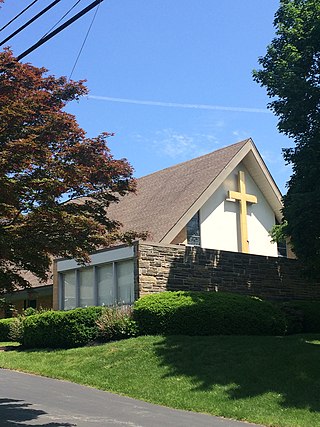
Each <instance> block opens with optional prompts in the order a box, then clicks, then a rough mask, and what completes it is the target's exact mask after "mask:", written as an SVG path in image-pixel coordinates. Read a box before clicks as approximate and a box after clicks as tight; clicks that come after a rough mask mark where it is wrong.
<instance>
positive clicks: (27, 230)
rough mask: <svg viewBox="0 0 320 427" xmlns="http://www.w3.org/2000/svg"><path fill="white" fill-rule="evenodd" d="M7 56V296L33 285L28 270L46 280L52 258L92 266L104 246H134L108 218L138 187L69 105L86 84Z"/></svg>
mask: <svg viewBox="0 0 320 427" xmlns="http://www.w3.org/2000/svg"><path fill="white" fill-rule="evenodd" d="M46 71H47V70H45V69H44V68H36V67H34V66H32V65H30V64H23V63H20V62H18V61H17V60H16V59H15V58H14V57H13V55H12V52H11V51H10V50H8V49H6V50H4V51H3V52H1V53H0V293H2V292H4V291H12V290H14V289H15V288H16V287H17V286H22V287H24V286H28V282H27V280H26V279H25V277H24V273H23V272H25V271H28V272H31V273H33V274H34V275H36V276H37V277H39V278H40V279H42V280H46V278H47V273H48V270H49V267H50V262H51V258H52V257H72V258H76V259H78V260H82V261H84V260H87V259H88V254H89V253H90V252H91V251H93V250H94V249H96V248H97V247H101V246H107V245H110V244H111V243H112V242H114V241H116V240H122V241H131V240H132V239H133V238H135V237H137V235H136V234H135V233H134V232H129V233H126V234H121V232H120V231H119V230H120V224H119V223H118V222H117V221H115V220H111V219H110V218H108V216H107V209H108V206H109V204H110V203H116V202H117V201H118V200H119V198H121V197H122V196H124V195H125V194H127V193H128V192H132V191H134V189H135V181H134V180H133V178H132V168H131V166H130V165H129V163H128V162H127V161H126V160H125V159H122V160H115V159H114V158H113V156H112V155H111V154H110V151H109V149H108V147H107V144H106V140H107V138H108V136H110V134H108V133H104V134H102V135H99V136H98V137H96V138H86V135H85V132H84V131H83V130H82V129H81V128H80V127H79V126H78V124H77V121H76V119H75V117H74V116H73V115H71V114H69V113H67V112H65V111H64V107H65V105H66V103H67V102H69V101H72V100H75V99H78V98H79V97H80V96H81V95H84V94H86V93H87V89H86V87H85V86H84V84H83V82H82V81H80V82H74V81H70V82H68V81H67V79H66V78H65V77H60V78H55V77H54V76H47V75H46Z"/></svg>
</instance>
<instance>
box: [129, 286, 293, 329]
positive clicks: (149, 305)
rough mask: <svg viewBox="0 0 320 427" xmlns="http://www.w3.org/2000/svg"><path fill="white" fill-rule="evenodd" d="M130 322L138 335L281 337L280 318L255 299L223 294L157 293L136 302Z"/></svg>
mask: <svg viewBox="0 0 320 427" xmlns="http://www.w3.org/2000/svg"><path fill="white" fill-rule="evenodd" d="M133 318H134V320H135V321H136V322H137V324H138V326H139V329H140V331H141V333H142V334H145V335H148V334H150V335H151V334H172V335H175V334H176V335H179V334H180V335H182V334H183V335H283V334H284V333H285V331H286V322H285V317H284V314H283V313H282V312H281V310H280V309H279V308H278V307H276V306H274V305H273V304H271V303H269V302H266V301H262V300H261V299H259V298H256V297H248V296H242V295H237V294H229V293H223V292H194V291H189V292H185V291H178V292H161V293H159V294H152V295H147V296H144V297H142V298H140V299H139V300H138V301H137V302H136V303H135V304H134V311H133Z"/></svg>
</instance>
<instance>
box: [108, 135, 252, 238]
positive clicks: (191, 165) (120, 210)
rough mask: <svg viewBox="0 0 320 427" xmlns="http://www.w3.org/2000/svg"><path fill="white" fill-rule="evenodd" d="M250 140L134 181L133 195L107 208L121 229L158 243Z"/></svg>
mask: <svg viewBox="0 0 320 427" xmlns="http://www.w3.org/2000/svg"><path fill="white" fill-rule="evenodd" d="M248 141H251V140H250V139H247V140H244V141H241V142H238V143H236V144H233V145H230V146H228V147H225V148H221V149H219V150H217V151H214V152H212V153H209V154H206V155H204V156H201V157H197V158H195V159H192V160H189V161H187V162H183V163H179V164H177V165H175V166H172V167H169V168H166V169H163V170H160V171H158V172H155V173H152V174H150V175H147V176H144V177H142V178H139V179H137V192H136V193H135V194H128V195H127V196H125V197H124V198H123V199H121V201H120V202H119V203H118V204H114V205H110V207H109V210H108V215H110V217H111V218H115V219H117V220H118V221H120V222H121V223H122V224H123V225H124V229H125V230H135V231H138V232H141V231H148V232H149V238H148V240H151V241H153V242H161V241H162V240H163V239H164V237H165V236H166V234H167V233H168V232H169V231H170V230H171V229H172V227H174V225H175V224H176V223H177V222H178V221H179V219H180V218H181V217H182V216H183V215H184V214H185V212H186V211H187V210H189V209H190V207H191V206H192V205H193V204H194V203H195V202H196V201H197V199H198V198H199V197H200V195H201V194H202V193H203V192H204V191H205V190H206V189H207V188H208V186H209V185H210V184H211V183H212V182H213V181H214V180H215V178H217V176H218V175H219V174H220V173H221V172H222V171H223V169H224V168H225V167H226V166H227V165H228V164H229V163H230V161H231V160H232V159H233V157H234V156H235V155H236V154H237V153H238V152H239V151H240V150H241V148H242V147H243V146H244V145H245V144H246V143H247V142H248Z"/></svg>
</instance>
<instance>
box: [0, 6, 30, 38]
mask: <svg viewBox="0 0 320 427" xmlns="http://www.w3.org/2000/svg"><path fill="white" fill-rule="evenodd" d="M37 1H38V0H34V1H33V2H32V3H30V4H29V6H27V7H25V8H24V9H23V10H22V11H21V12H20V13H18V15H16V16H15V17H14V18H12V19H11V21H9V22H8V23H7V24H6V25H4V26H3V27H2V28H0V31H2V30H4V29H5V28H7V27H8V26H9V25H10V24H12V22H13V21H15V20H16V19H17V18H19V16H21V15H22V14H23V13H24V12H25V11H26V10H28V9H29V8H30V7H31V6H33V5H34V4H35V3H37Z"/></svg>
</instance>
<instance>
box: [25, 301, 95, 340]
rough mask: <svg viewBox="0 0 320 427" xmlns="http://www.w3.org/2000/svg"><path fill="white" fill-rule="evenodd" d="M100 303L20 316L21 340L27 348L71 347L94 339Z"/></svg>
mask: <svg viewBox="0 0 320 427" xmlns="http://www.w3.org/2000/svg"><path fill="white" fill-rule="evenodd" d="M102 310H103V308H102V307H88V308H76V309H74V310H70V311H47V312H45V313H41V314H35V315H32V316H28V317H26V318H25V319H24V320H23V333H22V339H21V344H22V345H23V346H24V347H26V348H47V347H49V348H71V347H80V346H83V345H86V344H88V343H90V342H91V341H94V340H95V339H96V338H97V336H98V326H97V324H96V321H97V319H98V318H99V316H101V313H102Z"/></svg>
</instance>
